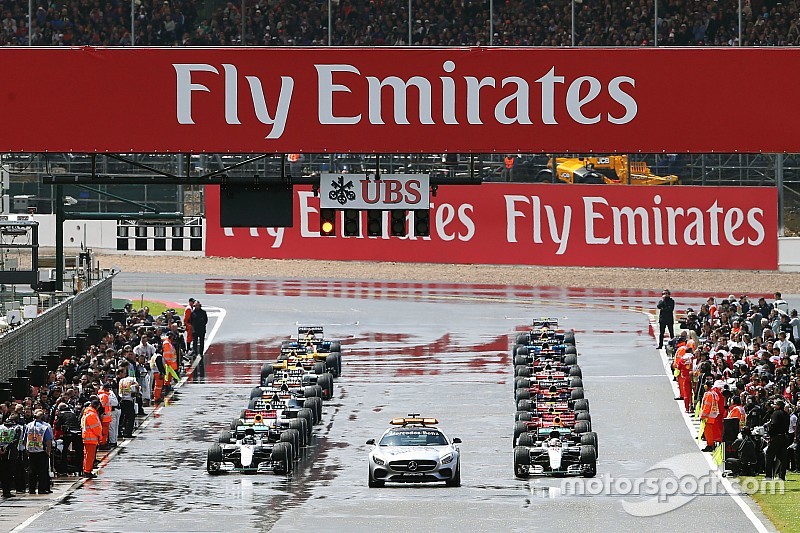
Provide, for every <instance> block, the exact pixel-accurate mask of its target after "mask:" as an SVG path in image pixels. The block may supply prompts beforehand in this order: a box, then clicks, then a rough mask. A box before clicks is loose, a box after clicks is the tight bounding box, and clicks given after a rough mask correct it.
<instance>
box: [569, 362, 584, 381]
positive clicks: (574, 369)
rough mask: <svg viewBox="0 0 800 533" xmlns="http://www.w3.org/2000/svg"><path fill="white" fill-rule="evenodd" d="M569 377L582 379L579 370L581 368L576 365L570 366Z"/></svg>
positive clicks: (581, 372) (581, 373)
mask: <svg viewBox="0 0 800 533" xmlns="http://www.w3.org/2000/svg"><path fill="white" fill-rule="evenodd" d="M569 375H570V377H573V376H574V377H579V378H582V377H583V371H582V370H581V367H579V366H578V365H572V366H571V367H569Z"/></svg>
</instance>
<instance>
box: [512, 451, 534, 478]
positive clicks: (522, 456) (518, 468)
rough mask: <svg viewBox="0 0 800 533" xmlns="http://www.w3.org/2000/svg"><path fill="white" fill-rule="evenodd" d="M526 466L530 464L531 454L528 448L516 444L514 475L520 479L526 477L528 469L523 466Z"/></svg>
mask: <svg viewBox="0 0 800 533" xmlns="http://www.w3.org/2000/svg"><path fill="white" fill-rule="evenodd" d="M528 466H531V454H530V452H529V451H528V448H523V447H522V446H517V447H516V448H514V475H515V476H516V477H518V478H520V479H525V478H527V477H528V470H527V468H524V467H528Z"/></svg>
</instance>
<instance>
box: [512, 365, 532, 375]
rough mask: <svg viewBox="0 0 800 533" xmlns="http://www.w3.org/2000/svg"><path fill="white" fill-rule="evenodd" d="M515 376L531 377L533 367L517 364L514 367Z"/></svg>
mask: <svg viewBox="0 0 800 533" xmlns="http://www.w3.org/2000/svg"><path fill="white" fill-rule="evenodd" d="M514 376H515V377H518V378H529V377H531V367H529V366H523V365H517V366H515V367H514Z"/></svg>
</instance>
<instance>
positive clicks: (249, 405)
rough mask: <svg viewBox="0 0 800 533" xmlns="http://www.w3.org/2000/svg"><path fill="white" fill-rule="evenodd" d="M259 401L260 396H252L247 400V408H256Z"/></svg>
mask: <svg viewBox="0 0 800 533" xmlns="http://www.w3.org/2000/svg"><path fill="white" fill-rule="evenodd" d="M257 401H258V398H250V401H249V402H247V408H248V409H255V408H256V402H257Z"/></svg>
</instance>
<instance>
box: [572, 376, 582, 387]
mask: <svg viewBox="0 0 800 533" xmlns="http://www.w3.org/2000/svg"><path fill="white" fill-rule="evenodd" d="M569 386H570V387H576V388H577V387H581V388H582V387H583V380H582V379H581V378H579V377H572V378H570V379H569Z"/></svg>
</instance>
